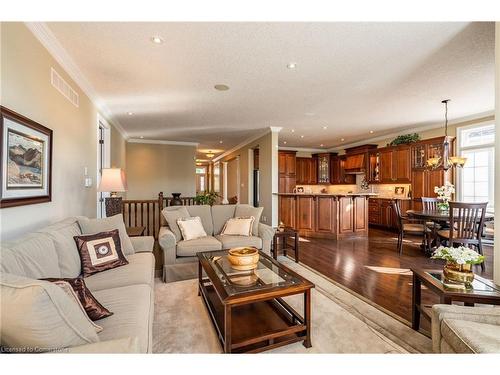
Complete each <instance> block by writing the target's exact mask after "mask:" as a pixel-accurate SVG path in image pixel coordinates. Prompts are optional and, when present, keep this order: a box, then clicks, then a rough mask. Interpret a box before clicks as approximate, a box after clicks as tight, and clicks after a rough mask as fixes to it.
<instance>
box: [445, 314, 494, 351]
mask: <svg viewBox="0 0 500 375" xmlns="http://www.w3.org/2000/svg"><path fill="white" fill-rule="evenodd" d="M441 335H442V336H443V337H442V339H444V340H445V341H446V342H447V343H448V345H449V346H450V347H451V348H453V350H454V351H455V352H457V353H499V352H500V340H499V339H498V338H499V337H500V326H498V325H495V324H486V323H479V322H473V321H468V320H461V319H443V321H442V322H441Z"/></svg>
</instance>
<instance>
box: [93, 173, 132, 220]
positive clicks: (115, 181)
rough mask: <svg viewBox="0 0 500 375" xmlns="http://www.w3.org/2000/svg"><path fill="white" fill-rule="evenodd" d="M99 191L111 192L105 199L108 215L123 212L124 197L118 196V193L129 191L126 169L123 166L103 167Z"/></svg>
mask: <svg viewBox="0 0 500 375" xmlns="http://www.w3.org/2000/svg"><path fill="white" fill-rule="evenodd" d="M97 191H100V192H110V193H111V196H110V197H106V199H105V202H106V217H110V216H114V215H118V214H121V213H122V207H123V206H122V197H118V196H117V194H116V193H117V192H123V191H127V182H126V181H125V171H123V170H122V169H121V168H103V169H102V173H101V181H100V183H99V187H98V189H97Z"/></svg>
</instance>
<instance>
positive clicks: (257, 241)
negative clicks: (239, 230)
mask: <svg viewBox="0 0 500 375" xmlns="http://www.w3.org/2000/svg"><path fill="white" fill-rule="evenodd" d="M215 238H217V240H219V241H220V242H221V243H222V248H223V249H225V250H226V249H232V248H233V247H241V246H252V247H256V248H257V249H262V239H261V238H260V237H257V236H229V235H221V234H219V235H217V236H215Z"/></svg>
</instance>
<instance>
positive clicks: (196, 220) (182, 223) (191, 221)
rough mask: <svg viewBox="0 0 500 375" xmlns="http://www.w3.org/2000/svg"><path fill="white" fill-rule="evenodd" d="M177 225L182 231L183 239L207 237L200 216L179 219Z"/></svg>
mask: <svg viewBox="0 0 500 375" xmlns="http://www.w3.org/2000/svg"><path fill="white" fill-rule="evenodd" d="M177 225H178V226H179V229H180V230H181V233H182V239H183V240H185V241H188V240H195V239H197V238H202V237H206V236H207V233H206V232H205V229H204V228H203V224H202V223H201V219H200V217H199V216H195V217H187V218H185V219H177Z"/></svg>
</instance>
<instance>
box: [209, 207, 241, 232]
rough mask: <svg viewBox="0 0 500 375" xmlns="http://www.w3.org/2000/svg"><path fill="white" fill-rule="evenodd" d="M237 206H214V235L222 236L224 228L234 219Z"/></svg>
mask: <svg viewBox="0 0 500 375" xmlns="http://www.w3.org/2000/svg"><path fill="white" fill-rule="evenodd" d="M235 209H236V205H235V204H217V205H213V206H212V222H213V224H214V234H220V232H221V231H222V228H224V225H225V224H226V221H228V220H229V219H230V218H232V217H234V210H235Z"/></svg>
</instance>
